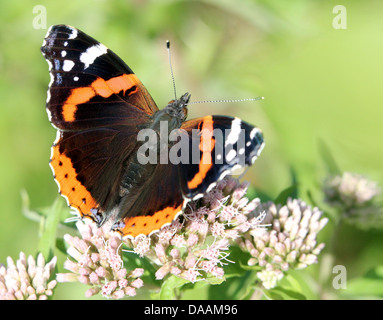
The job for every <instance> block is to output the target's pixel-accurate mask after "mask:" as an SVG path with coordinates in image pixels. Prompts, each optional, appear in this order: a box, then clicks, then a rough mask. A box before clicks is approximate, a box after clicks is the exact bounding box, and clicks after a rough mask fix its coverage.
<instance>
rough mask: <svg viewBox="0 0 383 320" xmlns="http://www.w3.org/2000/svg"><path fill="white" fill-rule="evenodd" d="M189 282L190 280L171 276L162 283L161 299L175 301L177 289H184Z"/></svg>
mask: <svg viewBox="0 0 383 320" xmlns="http://www.w3.org/2000/svg"><path fill="white" fill-rule="evenodd" d="M188 282H189V281H188V280H185V279H182V278H179V277H177V276H174V275H171V276H170V277H169V278H167V279H166V280H165V281H164V282H163V283H162V286H161V292H160V299H161V300H174V299H175V298H176V289H178V288H180V287H182V286H183V285H184V284H185V283H188Z"/></svg>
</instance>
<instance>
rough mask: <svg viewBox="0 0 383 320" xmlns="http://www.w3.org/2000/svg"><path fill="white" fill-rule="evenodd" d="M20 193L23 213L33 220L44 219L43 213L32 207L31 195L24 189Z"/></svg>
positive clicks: (39, 220)
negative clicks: (30, 203)
mask: <svg viewBox="0 0 383 320" xmlns="http://www.w3.org/2000/svg"><path fill="white" fill-rule="evenodd" d="M20 193H21V209H22V213H23V215H24V216H25V217H26V218H27V219H29V220H31V221H35V222H41V219H44V215H43V213H42V212H39V211H35V210H31V209H30V207H29V196H28V193H27V192H26V191H25V190H24V189H23V190H21V191H20Z"/></svg>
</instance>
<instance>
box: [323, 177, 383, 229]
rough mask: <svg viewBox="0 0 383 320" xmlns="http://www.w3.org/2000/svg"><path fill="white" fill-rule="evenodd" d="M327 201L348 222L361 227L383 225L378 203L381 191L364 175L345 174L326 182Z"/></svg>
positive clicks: (382, 213)
mask: <svg viewBox="0 0 383 320" xmlns="http://www.w3.org/2000/svg"><path fill="white" fill-rule="evenodd" d="M323 191H324V194H325V201H326V202H327V203H328V204H329V205H330V206H332V207H334V208H336V209H337V210H339V211H340V213H341V214H342V217H343V218H345V219H346V220H347V221H349V222H351V223H354V224H355V225H357V226H359V227H367V228H368V227H373V226H374V227H376V226H382V225H383V212H382V209H381V206H380V205H379V204H378V203H377V201H376V200H377V197H378V196H379V195H380V193H381V190H380V188H379V187H378V184H377V183H376V182H373V181H370V180H368V179H366V178H365V177H363V176H362V175H359V174H355V173H349V172H345V173H343V175H342V176H340V175H338V176H332V177H330V178H328V179H327V180H326V181H325V182H324V186H323Z"/></svg>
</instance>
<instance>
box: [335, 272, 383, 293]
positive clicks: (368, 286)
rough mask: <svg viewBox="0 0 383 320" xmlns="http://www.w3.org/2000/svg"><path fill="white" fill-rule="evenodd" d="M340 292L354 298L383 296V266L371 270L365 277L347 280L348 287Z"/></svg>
mask: <svg viewBox="0 0 383 320" xmlns="http://www.w3.org/2000/svg"><path fill="white" fill-rule="evenodd" d="M342 291H343V292H342ZM340 293H341V295H344V296H347V297H354V298H356V297H364V298H379V299H381V298H383V266H378V267H376V268H374V269H371V270H369V271H368V272H367V273H366V274H365V275H364V276H363V277H359V278H354V279H351V280H349V281H347V289H344V290H341V291H340Z"/></svg>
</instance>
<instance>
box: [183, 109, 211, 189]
mask: <svg viewBox="0 0 383 320" xmlns="http://www.w3.org/2000/svg"><path fill="white" fill-rule="evenodd" d="M213 130H214V127H213V117H212V116H207V117H204V118H203V122H202V129H201V141H200V144H199V149H200V150H201V151H202V157H201V160H200V163H199V167H198V172H197V173H196V174H195V176H194V177H193V179H192V180H191V181H189V182H188V188H189V189H195V188H197V187H198V186H199V185H200V184H201V183H202V181H203V179H204V178H205V177H206V174H207V173H208V171H209V170H210V168H211V167H212V166H213V158H212V155H211V153H212V151H213V149H214V146H215V140H214V138H213Z"/></svg>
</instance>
